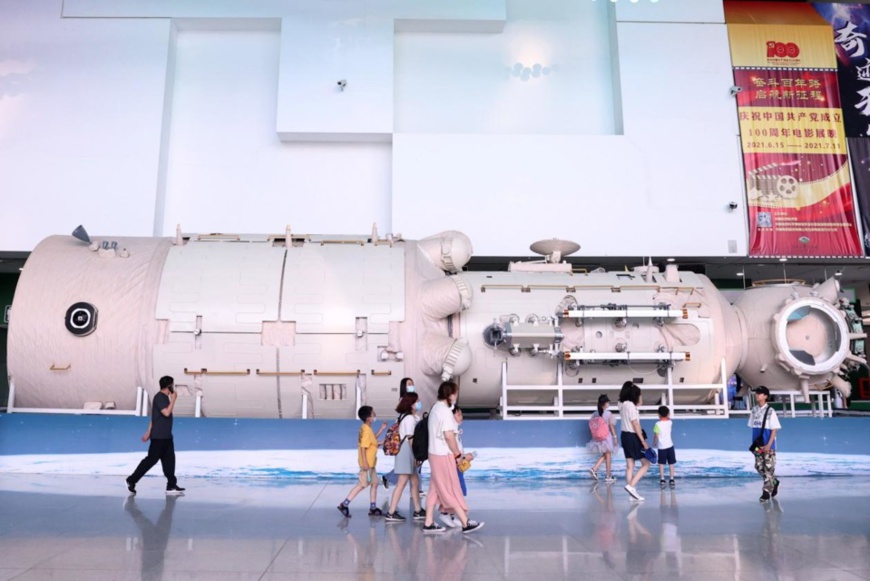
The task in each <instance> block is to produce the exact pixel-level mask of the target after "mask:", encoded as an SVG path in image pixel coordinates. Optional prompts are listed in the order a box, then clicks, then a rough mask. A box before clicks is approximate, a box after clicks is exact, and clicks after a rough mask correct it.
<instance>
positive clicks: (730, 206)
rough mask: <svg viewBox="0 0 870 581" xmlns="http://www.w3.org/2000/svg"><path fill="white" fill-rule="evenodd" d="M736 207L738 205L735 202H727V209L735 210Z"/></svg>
mask: <svg viewBox="0 0 870 581" xmlns="http://www.w3.org/2000/svg"><path fill="white" fill-rule="evenodd" d="M737 207H738V204H737V202H728V209H729V210H736V209H737Z"/></svg>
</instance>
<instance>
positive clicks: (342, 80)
mask: <svg viewBox="0 0 870 581" xmlns="http://www.w3.org/2000/svg"><path fill="white" fill-rule="evenodd" d="M336 85H338V88H339V89H341V90H342V91H344V88H345V87H346V86H347V81H346V80H345V79H341V80H340V81H338V82H337V83H336Z"/></svg>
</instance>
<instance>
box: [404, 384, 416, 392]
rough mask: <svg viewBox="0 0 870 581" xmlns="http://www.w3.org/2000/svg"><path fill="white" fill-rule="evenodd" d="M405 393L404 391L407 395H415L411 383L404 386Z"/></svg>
mask: <svg viewBox="0 0 870 581" xmlns="http://www.w3.org/2000/svg"><path fill="white" fill-rule="evenodd" d="M405 391H406V392H407V393H415V392H416V391H417V390H416V389H414V384H413V383H409V384H408V385H406V386H405Z"/></svg>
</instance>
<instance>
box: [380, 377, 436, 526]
mask: <svg viewBox="0 0 870 581" xmlns="http://www.w3.org/2000/svg"><path fill="white" fill-rule="evenodd" d="M417 400H418V396H417V394H416V393H415V392H413V391H409V392H407V393H406V394H405V395H404V396H402V399H401V400H400V401H399V405H398V406H396V412H398V413H399V418H400V419H399V438H400V439H401V442H402V443H401V444H400V445H399V453H398V454H396V464H395V468H394V470H395V472H396V475H397V476H398V482H397V483H396V486H395V488H393V496H392V498H391V499H390V509H389V511H387V514H385V515H384V516H385V519H386V521H387V522H404V521H405V520H406V519H405V517H404V516H402V515H401V514H399V512H398V506H399V500H400V499H401V498H402V492H404V490H405V485H406V484H407V483H408V481H410V482H411V501H412V502H413V503H414V520H423V519H424V518H426V511H425V510H423V508H422V506H421V505H420V477H419V475H418V474H417V461H416V459H415V458H414V453H413V451H412V450H411V442H412V441H413V440H414V428H415V427H416V426H417V422H418V421H420V420H419V418H418V417H417V416H416V414H415V412H416V411H418V410H419V409H420V402H419V401H417Z"/></svg>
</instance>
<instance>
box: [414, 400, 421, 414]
mask: <svg viewBox="0 0 870 581" xmlns="http://www.w3.org/2000/svg"><path fill="white" fill-rule="evenodd" d="M414 409H415V410H417V411H418V412H419V411H420V410H421V409H423V403H422V402H419V401H418V402H417V403H415V404H414Z"/></svg>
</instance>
